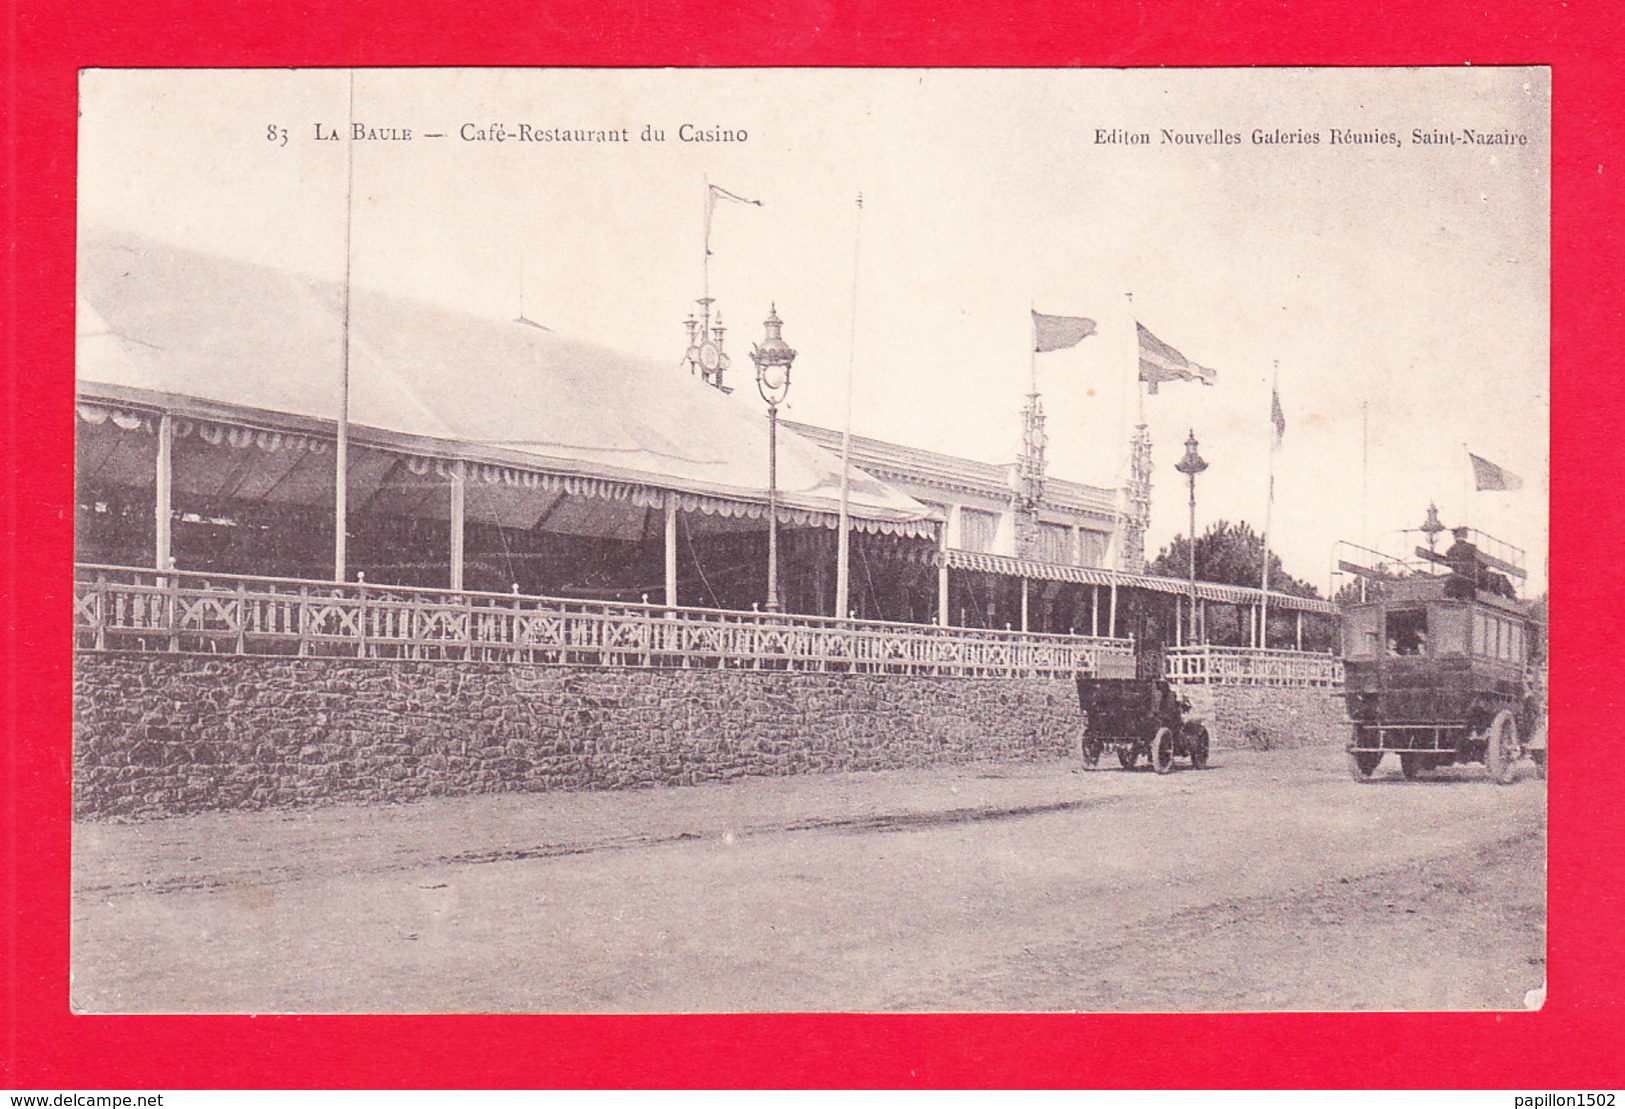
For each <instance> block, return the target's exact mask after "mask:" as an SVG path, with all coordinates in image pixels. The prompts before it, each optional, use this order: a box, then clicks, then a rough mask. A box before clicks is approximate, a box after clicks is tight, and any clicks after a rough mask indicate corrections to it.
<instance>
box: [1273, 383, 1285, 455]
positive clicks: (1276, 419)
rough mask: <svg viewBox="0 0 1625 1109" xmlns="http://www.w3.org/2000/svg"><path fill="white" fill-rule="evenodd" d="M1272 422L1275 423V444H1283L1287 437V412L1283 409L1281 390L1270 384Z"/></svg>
mask: <svg viewBox="0 0 1625 1109" xmlns="http://www.w3.org/2000/svg"><path fill="white" fill-rule="evenodd" d="M1270 423H1272V424H1274V425H1275V445H1276V446H1277V447H1278V446H1280V445H1281V440H1283V439H1285V438H1286V413H1285V412H1282V411H1281V392H1280V390H1279V389H1277V388H1275V386H1273V385H1272V386H1270Z"/></svg>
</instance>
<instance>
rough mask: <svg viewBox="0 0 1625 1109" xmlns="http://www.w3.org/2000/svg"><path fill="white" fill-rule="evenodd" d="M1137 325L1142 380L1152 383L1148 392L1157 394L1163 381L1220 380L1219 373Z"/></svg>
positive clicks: (1211, 382)
mask: <svg viewBox="0 0 1625 1109" xmlns="http://www.w3.org/2000/svg"><path fill="white" fill-rule="evenodd" d="M1134 326H1135V327H1137V328H1139V331H1140V380H1141V381H1144V382H1146V383H1148V384H1149V385H1150V386H1151V388H1149V389H1147V390H1146V392H1148V393H1152V394H1155V393H1156V391H1157V386H1158V385H1159V384H1160V383H1161V382H1164V381H1200V382H1201V383H1202V384H1203V385H1212V384H1213V383H1214V381H1216V380H1217V379H1218V376H1219V375H1218V373H1217V372H1215V371H1213V370H1210V369H1208V368H1207V367H1206V366H1198V365H1197V364H1196V363H1195V362H1192V361H1191V360H1190V359H1189V358H1186V357H1185V356H1184V355H1183V354H1180V353H1179V352H1178V351H1177V350H1175V349H1174V348H1173V347H1171V346H1169V345H1168V344H1167V343H1165V342H1163V341H1162V340H1161V339H1159V338H1157V337H1156V336H1155V335H1153V334H1151V332H1149V331H1147V330H1146V329H1145V324H1143V323H1138V322H1136V323H1135V325H1134Z"/></svg>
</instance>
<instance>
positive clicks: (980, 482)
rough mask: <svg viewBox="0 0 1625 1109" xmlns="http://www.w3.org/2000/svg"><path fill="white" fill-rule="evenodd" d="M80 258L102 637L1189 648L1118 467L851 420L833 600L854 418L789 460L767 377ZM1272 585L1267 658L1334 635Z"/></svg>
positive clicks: (1065, 664)
mask: <svg viewBox="0 0 1625 1109" xmlns="http://www.w3.org/2000/svg"><path fill="white" fill-rule="evenodd" d="M79 282H80V299H79V305H78V359H77V385H76V402H77V404H76V407H77V444H76V449H77V456H76V458H77V497H76V527H77V534H76V561H77V563H78V569H77V573H76V578H77V584H76V605H75V617H76V634H77V636H78V642H79V645H80V646H81V648H87V649H96V648H105V649H113V648H131V649H148V650H152V649H160V650H182V651H185V650H201V651H214V652H238V653H250V654H252V653H267V652H269V653H277V652H282V653H294V652H297V653H301V654H305V653H311V654H321V653H341V654H342V653H344V652H346V651H349V652H361V653H389V652H396V653H399V654H400V655H402V656H405V657H463V658H476V657H479V658H493V659H501V658H510V657H511V658H518V659H524V660H528V661H537V660H541V661H546V660H548V659H555V658H556V659H560V660H572V661H581V659H582V658H585V657H587V656H586V655H585V654H583V653H582V652H583V651H586V649H587V648H586V646H583V645H582V644H584V643H586V640H582V641H581V643H576V642H575V641H569V642H566V641H565V640H563V639H560V640H558V641H557V642H555V641H554V640H553V639H549V638H548V637H549V636H554V637H558V636H565V637H568V636H571V635H577V634H578V632H579V629H580V628H584V627H588V626H589V625H590V626H591V628H593V629H595V630H593V631H591V633H590V637H596V639H594V640H593V641H594V642H597V643H598V644H599V646H600V647H601V648H602V653H601V654H600V656H598V657H599V658H600V659H601V660H602V661H606V662H617V663H624V662H627V661H628V660H629V659H632V658H634V656H635V657H636V658H637V659H641V660H642V662H641V664H646V665H668V664H669V665H688V664H690V663H692V662H694V661H695V660H697V659H698V658H700V657H701V656H702V655H703V657H704V659H705V661H706V664H708V665H725V664H726V665H732V664H736V663H738V662H740V661H741V660H744V661H754V662H755V663H759V662H760V658H759V656H760V653H761V652H763V651H767V652H771V653H773V655H774V659H775V660H776V661H775V664H776V665H782V666H784V667H788V668H795V667H797V666H817V667H820V668H839V667H842V666H860V665H865V664H870V665H875V666H879V667H881V668H885V667H888V666H901V665H906V666H909V667H913V668H915V669H916V670H921V671H925V672H938V671H940V672H955V673H961V672H962V673H975V674H979V675H984V676H997V675H999V674H1003V673H1010V674H1016V673H1031V672H1035V670H1045V671H1046V672H1053V673H1057V674H1061V673H1076V672H1084V671H1091V670H1094V669H1097V668H1098V667H1100V666H1101V665H1102V660H1103V659H1121V658H1122V657H1124V656H1125V655H1128V654H1130V653H1132V648H1133V642H1135V641H1137V642H1141V643H1146V642H1155V643H1159V644H1164V645H1166V646H1169V647H1174V648H1189V647H1191V646H1194V645H1191V644H1185V643H1183V641H1182V639H1181V634H1182V633H1181V629H1182V628H1184V627H1186V626H1188V624H1189V620H1188V614H1187V613H1185V612H1184V608H1183V606H1184V605H1185V604H1186V599H1185V598H1186V591H1187V586H1186V583H1185V582H1184V581H1181V580H1174V579H1168V578H1161V577H1155V576H1150V575H1147V574H1145V573H1144V572H1143V565H1138V566H1137V565H1134V564H1133V563H1134V562H1135V561H1136V560H1135V559H1134V558H1133V557H1132V554H1133V552H1132V551H1131V550H1130V549H1129V548H1128V545H1127V544H1126V543H1125V532H1126V528H1125V520H1126V519H1127V518H1128V512H1127V509H1126V506H1127V505H1128V503H1129V502H1128V499H1127V498H1126V497H1125V495H1124V491H1122V490H1118V489H1106V488H1099V487H1095V486H1090V485H1085V484H1080V483H1077V482H1071V481H1065V480H1060V479H1057V478H1054V477H1047V478H1046V479H1045V480H1044V482H1043V486H1042V488H1043V496H1042V499H1041V501H1038V502H1037V503H1033V502H1031V501H1030V500H1029V501H1025V502H1024V501H1023V499H1022V497H1021V496H1019V493H1020V491H1021V489H1022V465H1023V461H1022V460H1021V459H1016V460H1012V461H1010V462H1006V463H990V462H983V461H977V460H972V459H965V458H958V457H954V456H950V455H946V454H941V453H937V452H933V451H926V450H921V449H918V448H915V447H912V446H908V445H905V444H900V443H889V442H884V441H881V440H877V439H872V438H867V437H860V436H855V437H853V438H852V441H851V454H850V458H851V469H850V471H849V476H848V480H847V481H846V483H845V484H846V487H847V492H846V498H845V500H846V504H847V514H848V516H849V519H850V531H849V535H850V555H849V562H848V565H849V575H850V578H849V580H850V588H849V591H848V606H849V611H848V612H847V613H839V612H837V611H836V603H837V602H836V578H837V570H838V566H837V558H838V549H839V545H840V544H839V541H838V525H839V521H840V519H841V515H842V508H841V505H842V486H843V481H842V474H843V463H842V457H841V452H842V441H841V440H842V437H841V435H840V434H839V433H837V432H834V431H831V430H829V429H825V428H818V427H813V426H809V425H805V424H797V423H791V422H788V421H783V422H780V424H779V426H778V432H777V442H776V465H775V467H774V470H775V473H774V478H773V480H772V482H771V483H770V482H769V475H768V457H769V426H768V421H767V419H766V418H765V415H764V411H763V406H762V403H761V400H760V399H759V398H758V397H757V396H756V395H755V391H754V390H751V389H740V390H737V391H734V392H728V391H725V390H724V389H719V388H713V387H711V385H712V384H717V383H720V375H717V376H716V377H715V378H710V377H708V376H707V374H704V373H695V374H689V373H684V372H681V371H679V370H676V369H674V368H673V367H672V366H671V365H670V364H656V363H652V362H648V361H644V360H640V359H637V358H633V357H629V356H627V355H625V354H622V353H620V352H617V351H613V350H609V349H605V348H602V347H597V346H593V345H590V344H586V343H582V342H578V341H575V340H571V339H569V338H566V337H565V336H562V335H560V334H558V333H556V332H554V331H552V330H550V329H548V328H545V327H542V326H539V325H536V324H534V323H532V322H530V321H527V320H523V319H521V320H518V321H512V322H500V321H493V320H486V319H481V318H476V317H472V316H467V315H461V314H458V313H454V312H450V311H448V310H445V309H442V308H438V307H432V306H428V305H424V304H420V303H415V302H411V301H407V300H404V299H400V298H396V297H391V296H386V295H383V294H379V293H376V292H371V291H368V290H364V289H359V288H358V289H354V290H348V291H347V290H345V289H344V288H342V287H340V286H338V285H336V284H330V283H324V282H321V281H314V280H309V279H306V278H304V277H301V276H298V275H295V274H291V273H286V272H280V271H275V270H271V269H266V268H263V267H258V266H254V265H249V264H245V263H241V262H236V261H229V260H226V259H222V258H218V257H212V256H207V255H203V254H199V253H196V252H193V251H188V250H184V249H180V248H177V247H174V246H170V245H167V244H163V243H158V242H154V241H150V240H144V239H137V238H133V237H130V236H111V235H105V234H89V235H87V236H86V237H85V238H84V241H83V242H82V245H81V258H80V279H79ZM708 326H709V325H708V324H700V325H699V330H700V331H701V332H702V333H703V332H706V330H707V328H708ZM695 328H696V324H695V323H694V322H692V321H691V324H690V338H691V340H692V339H693V338H694V334H695ZM719 337H720V336H719ZM341 367H344V368H345V369H344V370H343V372H341ZM346 375H347V381H348V385H347V387H345V386H341V382H342V381H344V380H345V379H346ZM341 453H342V454H343V456H344V459H345V467H344V472H345V478H344V482H343V484H342V486H341V485H340V483H339V482H338V480H337V477H336V475H337V473H338V457H339V455H340V454H341ZM770 511H771V512H772V513H773V519H774V520H775V521H776V527H775V528H773V529H770V528H769V517H770ZM341 518H342V519H344V520H345V521H346V524H345V527H344V528H343V532H342V535H340V534H339V529H337V528H336V527H335V520H336V519H341ZM770 530H771V531H773V532H774V533H775V534H774V535H772V536H770ZM774 542H776V545H777V549H778V570H779V581H778V586H779V588H778V594H779V596H778V598H777V600H778V601H779V605H778V611H768V610H769V608H770V607H771V606H769V605H768V604H767V601H768V588H767V579H768V575H767V564H768V551H769V547H770V544H772V543H774ZM1196 594H1197V603H1198V604H1199V605H1200V606H1202V607H1203V608H1204V609H1206V608H1208V607H1210V606H1227V607H1230V608H1233V609H1236V610H1239V611H1242V612H1252V611H1255V610H1256V609H1257V608H1258V606H1259V602H1260V600H1261V599H1262V598H1261V596H1260V594H1259V592H1258V590H1256V589H1246V588H1242V587H1237V586H1230V585H1219V584H1212V583H1198V586H1197V590H1196ZM317 598H319V601H318V600H317ZM1268 609H1269V612H1270V615H1271V621H1270V629H1269V634H1268V647H1269V648H1271V649H1276V650H1286V649H1290V650H1291V651H1292V652H1297V651H1302V650H1305V649H1310V650H1314V649H1323V648H1324V645H1326V644H1328V643H1329V642H1330V639H1331V637H1330V634H1329V627H1330V621H1331V619H1332V618H1333V615H1334V610H1333V609H1332V607H1331V606H1330V605H1329V604H1327V603H1325V602H1323V601H1319V600H1314V599H1306V598H1297V597H1289V596H1284V595H1280V594H1272V595H1271V597H1270V599H1269V606H1268ZM520 613H523V614H526V615H525V618H524V619H523V620H521V619H519V618H518V616H513V617H512V618H510V616H509V615H507V614H520ZM561 614H569V615H570V616H571V619H573V620H575V624H573V625H571V627H575V628H577V631H569V630H568V629H565V627H564V624H560V623H558V621H553V620H552V617H553V616H555V615H561ZM499 617H500V618H499ZM482 621H483V622H482ZM550 621H552V622H550ZM1198 623H1199V625H1200V626H1202V627H1207V626H1209V624H1208V622H1207V621H1206V620H1201V621H1199V622H1198ZM1222 623H1223V622H1221V621H1214V622H1213V624H1214V626H1218V625H1220V624H1222ZM1230 626H1234V627H1237V628H1240V627H1243V626H1249V627H1251V628H1252V629H1253V631H1252V632H1251V642H1237V643H1235V644H1233V646H1236V647H1238V648H1245V649H1253V650H1263V649H1264V646H1265V645H1264V644H1261V643H1259V642H1258V634H1259V633H1258V630H1257V621H1253V622H1252V623H1251V624H1250V625H1249V624H1247V623H1246V622H1245V621H1241V620H1237V621H1233V622H1231V625H1230ZM792 627H793V628H795V629H799V630H798V631H797V633H796V635H795V636H787V635H781V634H778V632H777V631H776V630H775V629H782V628H792ZM764 628H765V629H767V630H768V631H772V632H773V633H774V634H772V635H768V634H766V633H765V632H764V631H763V629H764ZM854 628H860V629H863V631H864V636H865V637H867V638H866V639H865V640H864V643H863V644H858V643H857V640H856V639H854V633H853V629H854ZM678 629H681V630H682V634H681V635H678V634H677V630H678ZM739 629H749V630H750V633H749V634H748V635H744V634H743V633H742V632H741V633H740V635H735V632H736V631H738V630H739ZM579 634H580V635H582V636H587V635H588V633H587V632H579ZM730 636H733V638H729V637H730ZM626 637H630V638H626ZM622 639H624V641H625V642H626V643H629V644H632V646H628V647H627V648H626V650H625V651H624V652H621V653H619V654H617V653H616V652H617V650H619V648H617V647H615V643H616V642H621V641H622ZM657 640H658V641H657ZM605 644H608V645H607V646H605ZM578 648H579V649H578ZM659 648H669V649H666V650H662V649H659ZM572 651H575V654H572V653H571V652H572ZM549 652H551V653H549ZM638 652H641V653H638ZM865 652H868V653H867V654H865ZM744 656H752V657H751V659H745V658H744ZM865 659H867V660H868V661H867V663H865V661H864V660H865ZM877 660H878V661H877Z"/></svg>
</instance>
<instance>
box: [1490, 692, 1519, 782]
mask: <svg viewBox="0 0 1625 1109" xmlns="http://www.w3.org/2000/svg"><path fill="white" fill-rule="evenodd" d="M1520 754H1522V751H1521V750H1520V749H1519V747H1518V719H1517V717H1515V716H1513V715H1512V710H1511V709H1502V710H1501V711H1500V712H1498V713H1496V714H1495V720H1494V722H1493V723H1491V724H1490V735H1489V740H1488V742H1486V743H1485V745H1484V768H1485V769H1486V770H1488V771H1489V772H1490V777H1491V778H1493V779H1494V780H1495V781H1496V782H1498V783H1500V784H1501V785H1504V786H1508V785H1511V784H1512V780H1513V778H1514V777H1515V776H1516V773H1517V764H1518V756H1519V755H1520Z"/></svg>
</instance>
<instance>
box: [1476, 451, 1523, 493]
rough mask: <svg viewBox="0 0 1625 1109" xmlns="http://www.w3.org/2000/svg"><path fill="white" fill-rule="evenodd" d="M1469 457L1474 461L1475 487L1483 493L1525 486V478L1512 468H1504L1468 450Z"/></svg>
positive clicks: (1508, 491) (1507, 490)
mask: <svg viewBox="0 0 1625 1109" xmlns="http://www.w3.org/2000/svg"><path fill="white" fill-rule="evenodd" d="M1467 457H1468V458H1469V459H1470V460H1471V461H1472V463H1473V487H1474V488H1475V489H1477V490H1478V491H1479V492H1481V493H1485V492H1491V491H1498V492H1507V493H1510V492H1511V491H1513V490H1514V489H1522V488H1523V478H1521V477H1519V476H1518V475H1517V474H1515V473H1513V472H1512V471H1511V470H1503V469H1502V468H1501V467H1499V466H1497V465H1496V464H1495V463H1493V462H1490V461H1488V460H1486V459H1483V458H1480V457H1478V455H1476V454H1474V453H1472V452H1471V451H1468V452H1467Z"/></svg>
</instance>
